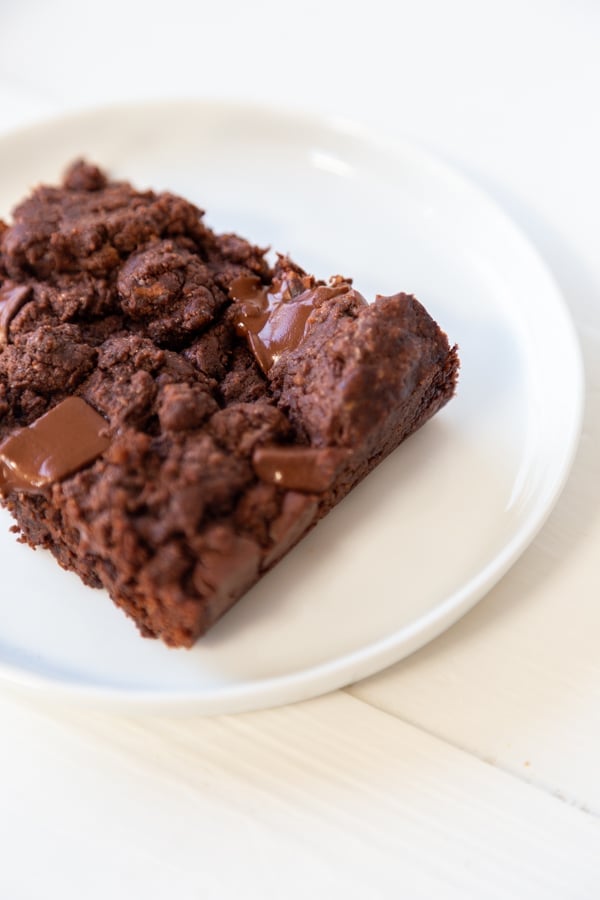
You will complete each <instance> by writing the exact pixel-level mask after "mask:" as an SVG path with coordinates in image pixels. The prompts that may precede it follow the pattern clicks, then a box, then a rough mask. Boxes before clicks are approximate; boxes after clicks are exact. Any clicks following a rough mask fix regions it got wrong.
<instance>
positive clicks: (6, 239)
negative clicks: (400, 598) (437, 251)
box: [0, 161, 458, 647]
mask: <svg viewBox="0 0 600 900" xmlns="http://www.w3.org/2000/svg"><path fill="white" fill-rule="evenodd" d="M457 371H458V357H457V353H456V348H453V347H450V346H449V344H448V340H447V338H446V336H445V334H444V333H443V332H442V331H441V330H440V329H439V327H438V326H437V325H436V324H435V322H434V321H433V320H432V319H431V317H430V316H429V315H428V314H427V312H426V311H425V310H424V309H423V307H422V306H421V305H420V304H419V303H418V301H417V300H415V299H414V297H411V296H407V295H406V294H396V295H395V296H393V297H378V298H377V299H376V301H375V302H374V303H372V304H370V305H369V304H367V303H366V301H365V300H364V298H363V297H362V296H361V295H360V294H359V293H358V292H357V291H356V290H354V289H353V287H352V284H351V282H350V281H349V280H346V279H344V278H341V277H339V276H337V277H335V278H332V279H331V280H330V281H329V282H328V283H324V282H321V281H317V280H316V279H315V278H313V277H312V276H311V275H307V274H305V272H303V271H302V269H300V268H299V267H298V266H296V265H295V264H293V263H292V262H291V261H290V260H288V259H286V258H283V257H279V259H278V261H277V263H276V264H275V265H274V266H273V267H271V266H270V265H269V264H268V263H267V262H266V261H265V256H264V251H263V250H262V249H260V248H257V247H254V246H252V245H251V244H249V243H247V242H246V241H245V240H243V239H242V238H240V237H237V236H236V235H231V234H225V235H216V234H214V233H213V232H212V231H211V230H210V229H209V228H207V227H206V225H205V224H204V223H203V214H202V212H201V211H200V210H198V209H197V208H196V207H195V206H193V205H192V204H191V203H188V202H187V201H185V200H183V199H181V198H179V197H176V196H173V195H171V194H168V193H161V194H157V193H154V192H152V191H145V192H140V191H136V190H135V189H134V188H133V187H132V186H131V185H129V184H127V183H124V182H111V181H109V180H108V179H107V177H106V176H105V174H104V173H103V172H101V171H100V170H99V169H98V168H96V167H95V166H92V165H88V164H86V163H84V162H81V161H80V162H77V163H75V164H74V165H73V166H72V167H71V168H70V169H69V170H68V172H67V174H66V177H65V179H64V182H63V184H62V185H61V186H60V187H45V186H44V187H39V188H38V189H37V190H35V191H34V192H33V193H32V195H31V196H30V197H29V198H28V199H26V200H25V201H24V202H23V203H22V204H21V205H20V206H18V207H17V208H16V210H15V211H14V219H13V223H12V224H11V225H6V224H4V223H0V494H1V496H2V502H3V504H4V505H5V506H6V507H7V508H8V509H9V510H10V511H11V513H12V514H13V516H14V517H15V519H16V523H17V524H16V526H15V528H14V530H15V531H17V532H19V533H20V535H21V539H22V540H24V541H27V542H28V543H29V544H31V545H32V546H34V547H35V546H42V547H46V548H48V549H49V550H51V552H52V553H53V554H54V556H55V557H56V559H57V560H58V562H59V563H60V564H61V565H62V566H63V567H65V568H67V569H72V570H73V571H75V572H77V573H78V575H79V576H80V577H81V578H82V579H83V581H84V582H85V583H86V584H88V585H90V586H93V587H102V586H103V587H105V588H107V590H108V591H109V593H110V595H111V596H112V598H113V600H114V601H115V603H117V604H118V605H119V606H120V607H121V608H122V609H124V610H125V612H127V613H128V614H129V615H130V616H131V617H132V618H133V619H134V621H135V622H136V624H137V626H138V628H139V629H140V631H141V632H142V634H144V635H147V636H153V637H160V638H162V640H163V641H165V642H166V643H167V644H169V645H171V646H186V647H189V646H191V645H192V644H193V643H194V641H195V640H196V639H197V638H198V637H199V636H200V635H201V634H203V633H204V632H205V631H206V630H207V629H208V628H210V626H211V625H212V624H213V623H214V622H216V621H217V619H218V618H219V617H220V616H221V615H222V614H223V613H224V612H226V610H227V609H229V607H231V606H232V604H233V603H235V601H236V600H237V599H239V597H240V596H241V595H242V594H243V593H244V592H245V591H246V590H247V589H248V588H249V587H250V586H251V585H252V584H254V583H255V582H256V581H257V580H258V579H259V578H260V576H261V575H262V574H263V573H264V572H265V571H267V570H268V569H269V568H270V567H271V566H273V565H274V564H275V563H276V562H277V560H278V559H280V558H281V557H282V556H283V555H284V554H285V553H286V552H287V551H288V550H289V549H290V548H291V547H292V546H293V545H294V544H295V543H296V542H297V541H298V540H299V539H300V538H301V537H302V535H303V534H305V533H306V532H307V531H308V530H309V529H310V528H311V527H312V526H313V525H314V524H315V523H316V522H317V521H318V520H319V519H320V518H321V517H322V516H323V515H325V513H327V512H328V510H330V509H331V508H332V506H334V505H335V504H336V503H338V502H339V500H341V498H342V497H343V496H344V495H345V494H346V493H347V492H348V491H349V490H350V489H351V488H352V487H353V486H354V485H355V484H356V483H357V482H358V481H360V479H362V478H363V477H364V476H365V475H366V474H368V472H369V471H370V470H371V469H372V468H373V467H374V466H375V465H377V463H378V462H379V461H380V460H381V459H383V457H384V456H386V455H387V454H388V453H389V452H390V451H391V450H393V449H394V448H395V447H396V446H397V445H398V444H399V443H400V442H401V441H402V440H403V439H404V438H405V437H407V435H409V434H411V433H412V432H413V431H414V430H415V429H416V428H419V427H420V426H421V425H422V424H423V423H424V422H425V421H426V420H427V419H429V418H430V417H431V416H432V415H433V414H434V413H435V412H436V411H437V410H438V409H440V407H441V406H443V405H444V404H445V403H446V402H447V401H448V400H449V399H450V397H451V396H452V394H453V393H454V389H455V384H456V378H457Z"/></svg>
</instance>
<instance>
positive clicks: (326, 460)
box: [252, 446, 349, 494]
mask: <svg viewBox="0 0 600 900" xmlns="http://www.w3.org/2000/svg"><path fill="white" fill-rule="evenodd" d="M348 455H349V451H345V450H338V449H333V448H330V447H327V448H324V449H322V450H318V449H315V448H313V447H275V446H272V447H257V448H256V450H255V451H254V455H253V457H252V465H253V466H254V471H255V472H256V474H257V475H258V477H259V478H260V479H261V480H262V481H266V482H267V484H276V485H278V486H279V487H282V488H287V489H288V490H292V491H306V492H307V493H309V494H320V493H322V491H326V490H328V489H329V488H330V487H331V485H332V484H333V482H334V480H335V477H336V475H337V473H338V471H339V468H340V464H341V463H342V462H343V461H344V460H345V459H347V457H348Z"/></svg>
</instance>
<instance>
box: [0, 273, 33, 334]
mask: <svg viewBox="0 0 600 900" xmlns="http://www.w3.org/2000/svg"><path fill="white" fill-rule="evenodd" d="M30 294H31V288H30V287H29V286H28V285H26V284H13V283H12V282H10V281H7V282H6V284H4V285H3V286H2V287H1V288H0V350H1V349H2V347H4V346H5V345H6V344H8V326H9V325H10V322H11V319H13V318H14V317H15V316H16V314H17V313H18V312H19V310H20V309H21V307H22V306H23V304H24V303H26V302H27V300H28V299H29V296H30Z"/></svg>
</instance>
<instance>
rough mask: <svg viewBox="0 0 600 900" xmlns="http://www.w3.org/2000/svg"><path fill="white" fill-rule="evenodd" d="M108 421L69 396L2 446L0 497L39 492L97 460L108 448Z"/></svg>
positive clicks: (0, 445) (76, 398) (0, 452)
mask: <svg viewBox="0 0 600 900" xmlns="http://www.w3.org/2000/svg"><path fill="white" fill-rule="evenodd" d="M105 428H106V422H105V421H104V419H103V418H102V416H99V415H98V413H97V412H96V411H95V410H94V409H92V407H91V406H88V404H87V403H86V402H85V401H84V400H81V399H80V398H79V397H69V398H67V399H66V400H63V401H62V403H59V404H58V406H55V407H54V409H51V410H50V412H48V413H46V414H45V415H44V416H42V417H41V418H40V419H37V421H35V422H34V423H33V424H32V425H30V426H29V427H28V428H23V429H22V430H21V431H18V432H16V434H13V435H12V436H11V437H9V438H8V439H7V440H5V441H3V442H2V444H0V494H7V493H8V491H25V492H27V493H37V492H39V491H40V490H42V489H43V488H45V487H48V486H49V485H51V484H53V483H54V482H55V481H61V480H62V479H63V478H66V477H67V475H72V474H73V472H76V471H77V470H78V469H81V468H82V467H83V466H87V465H89V464H90V463H91V462H93V461H94V460H95V459H97V458H98V457H99V456H100V455H101V454H102V453H103V452H104V451H105V450H106V449H107V447H108V446H109V444H110V440H109V438H108V437H106V436H105V435H104V434H103V432H104V430H105Z"/></svg>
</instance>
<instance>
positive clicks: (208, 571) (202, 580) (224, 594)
mask: <svg viewBox="0 0 600 900" xmlns="http://www.w3.org/2000/svg"><path fill="white" fill-rule="evenodd" d="M207 544H208V548H207V549H206V550H204V551H203V552H202V554H201V558H200V562H199V563H198V565H197V566H196V568H195V569H194V585H195V586H196V588H197V590H198V591H199V592H200V593H201V594H203V595H204V596H205V597H207V600H208V604H207V605H209V606H210V612H211V615H210V618H211V620H212V621H216V619H217V618H219V616H221V615H222V614H223V613H224V612H225V611H226V610H227V609H228V608H229V607H230V606H231V604H232V603H233V602H234V601H235V600H237V598H238V597H240V596H241V594H243V593H244V591H246V590H247V589H248V588H249V587H250V586H251V585H252V584H253V583H254V582H255V581H256V579H257V577H258V564H259V560H260V549H259V547H258V544H256V543H255V542H254V541H252V540H250V538H247V537H243V536H238V535H236V534H235V533H234V532H233V531H231V530H230V529H229V528H227V527H226V526H224V525H218V526H216V527H215V528H213V529H212V531H211V532H210V533H209V534H208V535H207Z"/></svg>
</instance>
